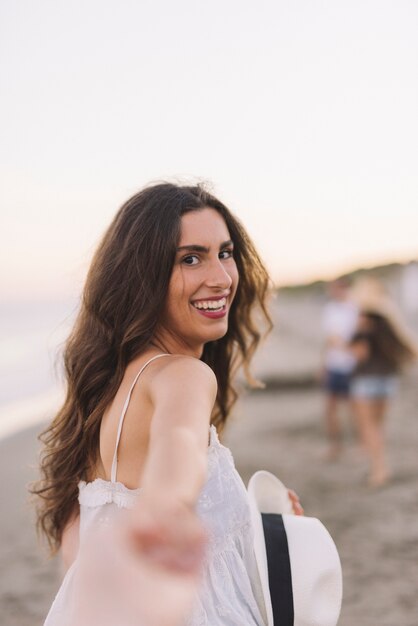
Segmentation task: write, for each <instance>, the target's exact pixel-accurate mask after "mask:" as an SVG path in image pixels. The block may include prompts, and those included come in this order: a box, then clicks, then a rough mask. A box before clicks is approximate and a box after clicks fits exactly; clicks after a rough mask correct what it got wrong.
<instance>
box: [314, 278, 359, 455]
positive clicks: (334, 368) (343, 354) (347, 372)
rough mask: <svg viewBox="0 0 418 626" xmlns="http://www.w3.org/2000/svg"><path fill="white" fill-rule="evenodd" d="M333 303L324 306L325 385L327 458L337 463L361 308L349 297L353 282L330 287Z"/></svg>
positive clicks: (338, 280) (338, 283)
mask: <svg viewBox="0 0 418 626" xmlns="http://www.w3.org/2000/svg"><path fill="white" fill-rule="evenodd" d="M328 294H329V297H330V300H329V302H327V304H326V305H325V307H324V311H323V316H322V332H323V337H324V356H323V382H324V388H325V393H326V404H325V424H326V430H327V435H328V440H329V450H328V453H327V455H326V456H327V459H329V460H335V459H336V458H337V457H338V455H339V453H340V451H341V427H340V422H339V419H338V408H339V405H341V404H342V403H344V402H345V401H347V400H348V398H349V393H350V377H351V373H352V371H353V369H354V366H355V359H354V356H353V354H352V352H351V350H350V347H349V343H350V340H351V338H352V336H353V335H354V332H355V330H356V326H357V319H358V309H357V306H356V305H355V304H354V303H353V302H352V301H351V300H350V297H349V282H348V280H347V279H344V278H339V279H337V280H334V281H333V282H331V283H330V284H329V285H328Z"/></svg>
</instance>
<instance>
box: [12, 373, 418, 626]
mask: <svg viewBox="0 0 418 626" xmlns="http://www.w3.org/2000/svg"><path fill="white" fill-rule="evenodd" d="M415 376H416V374H415V375H413V374H412V373H411V374H410V376H409V377H408V378H406V379H404V380H403V381H402V387H401V390H400V393H399V394H398V397H397V399H396V400H395V401H394V404H393V406H392V410H391V414H390V418H389V420H388V439H389V451H390V459H391V464H392V468H393V472H394V477H393V480H392V482H391V483H390V485H388V486H387V487H384V488H381V489H378V490H374V491H373V490H370V489H369V488H367V487H366V484H365V477H366V464H365V461H364V459H363V458H362V457H361V456H359V453H358V451H357V450H356V448H355V446H354V443H355V442H354V440H353V438H352V435H351V432H350V428H349V419H348V418H347V420H346V447H345V451H344V453H343V455H342V457H341V459H340V460H339V461H338V462H335V463H332V464H330V463H325V462H323V461H322V460H321V454H322V452H323V449H324V439H323V433H322V424H321V403H322V396H321V393H320V391H319V390H317V389H306V390H302V389H300V390H290V391H285V390H280V391H275V392H269V391H258V392H252V393H251V394H248V395H247V396H246V397H245V399H244V401H241V403H240V405H239V406H238V407H237V410H236V411H235V414H236V417H235V418H234V419H233V420H232V421H231V424H230V426H229V428H228V431H227V433H226V437H225V443H226V444H227V445H229V446H230V447H231V449H232V451H233V454H234V456H235V461H236V465H237V468H238V470H239V472H240V473H241V475H242V477H243V479H244V480H245V481H246V480H247V479H248V477H249V476H250V474H251V473H252V472H253V471H255V470H257V469H260V468H265V469H268V470H270V471H272V472H274V473H276V474H277V475H278V476H279V477H280V478H281V479H282V480H283V481H284V482H285V483H286V484H287V485H289V486H291V487H292V488H294V489H295V490H296V491H297V492H298V494H299V495H300V497H301V500H302V502H303V504H304V506H305V510H306V514H307V515H313V516H317V517H319V518H320V519H321V520H322V521H323V522H324V523H325V525H326V526H327V527H328V529H329V530H330V532H331V534H332V536H333V538H334V540H335V542H336V544H337V546H338V549H339V552H340V556H341V560H342V565H343V573H344V602H343V609H342V614H341V619H340V622H339V626H416V624H417V623H418V609H417V602H416V581H417V580H418V525H417V523H416V520H417V517H418V481H417V475H418V455H417V453H416V450H417V449H418V427H417V422H416V418H417V415H416V413H417V411H416V407H417V404H418V389H417V387H416V385H415V380H416V378H415ZM37 431H39V427H38V428H31V429H29V430H25V431H23V432H21V433H18V434H16V435H14V436H13V437H10V438H9V439H6V440H4V441H2V442H1V443H0V471H1V474H2V476H3V480H2V484H1V498H2V501H3V503H4V504H3V514H2V516H1V521H0V535H1V538H2V541H1V558H0V563H1V567H0V580H1V585H0V588H1V592H0V607H1V615H2V620H1V621H2V624H4V625H5V626H35V625H38V624H39V625H40V624H42V619H43V618H44V616H45V614H46V612H47V610H48V607H49V605H50V602H51V600H52V598H53V596H54V593H55V590H56V589H57V586H58V584H59V564H58V562H57V560H48V559H47V558H46V556H45V553H42V551H41V549H40V547H39V545H38V544H37V542H36V538H35V533H34V530H33V524H32V514H31V511H30V509H29V508H28V506H27V505H26V504H25V499H26V492H25V485H26V484H27V483H28V482H29V481H30V480H31V479H32V478H33V477H34V476H35V475H36V470H35V467H36V451H37V442H36V433H37ZM243 626H244V625H243Z"/></svg>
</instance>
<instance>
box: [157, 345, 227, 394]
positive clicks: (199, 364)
mask: <svg viewBox="0 0 418 626" xmlns="http://www.w3.org/2000/svg"><path fill="white" fill-rule="evenodd" d="M147 379H148V386H149V388H150V389H153V388H157V387H158V388H161V386H164V387H166V386H169V387H172V386H180V388H181V386H182V385H187V387H190V385H192V384H193V385H198V386H199V387H200V388H201V389H202V386H203V387H207V388H208V389H215V390H216V389H217V381H216V376H215V373H214V371H213V370H212V369H211V368H210V367H209V365H207V364H206V363H204V362H203V361H201V360H200V359H198V358H196V357H193V356H188V355H184V354H170V355H168V356H167V357H166V358H161V359H157V360H156V361H155V364H154V367H153V368H152V369H150V370H149V373H148V376H147Z"/></svg>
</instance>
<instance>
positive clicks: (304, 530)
mask: <svg viewBox="0 0 418 626" xmlns="http://www.w3.org/2000/svg"><path fill="white" fill-rule="evenodd" d="M248 496H249V504H250V510H251V517H252V522H253V529H254V551H255V557H256V561H257V566H258V570H259V576H260V582H261V587H262V592H263V599H264V604H265V609H266V617H267V626H274V624H275V621H274V611H273V608H275V609H276V612H277V607H279V609H280V610H282V607H283V602H282V599H281V598H279V599H278V600H279V601H278V602H277V601H276V600H277V599H276V598H273V601H272V595H271V588H270V587H271V580H269V564H268V559H269V555H268V550H267V548H266V537H265V532H266V530H265V527H264V526H263V517H262V515H263V514H270V515H273V516H274V515H280V516H281V517H282V521H283V527H284V530H285V534H286V536H285V537H281V538H280V537H278V536H277V535H276V536H275V541H279V540H280V541H282V546H281V548H280V554H281V555H282V556H280V555H279V556H277V552H276V551H275V552H274V558H275V559H277V558H282V559H283V560H284V561H285V560H286V553H285V551H286V550H287V552H288V556H287V558H288V560H289V562H290V577H291V581H290V582H291V595H292V601H293V615H294V621H293V625H294V626H314V625H317V624H320V625H321V626H335V625H336V624H337V621H338V617H339V614H340V610H341V600H342V572H341V563H340V559H339V556H338V552H337V549H336V546H335V544H334V541H333V540H332V538H331V535H330V534H329V532H328V531H327V529H326V528H325V526H324V525H323V524H322V523H321V522H320V521H319V520H318V519H316V518H312V517H305V516H295V515H293V514H292V513H289V506H290V508H291V502H290V499H289V496H288V493H287V489H286V487H285V486H284V485H283V484H282V483H281V482H280V481H279V480H278V479H277V478H276V477H275V476H274V475H273V474H271V473H270V472H265V471H260V472H256V473H255V474H254V475H253V476H252V477H251V479H250V482H249V484H248ZM271 570H272V568H271V567H270V571H271ZM285 571H286V563H285V562H283V564H282V566H281V567H280V572H281V575H282V576H283V572H285ZM280 589H281V591H280V593H286V589H285V588H284V587H283V585H282V586H281V587H280ZM274 593H276V592H274ZM282 623H283V622H282Z"/></svg>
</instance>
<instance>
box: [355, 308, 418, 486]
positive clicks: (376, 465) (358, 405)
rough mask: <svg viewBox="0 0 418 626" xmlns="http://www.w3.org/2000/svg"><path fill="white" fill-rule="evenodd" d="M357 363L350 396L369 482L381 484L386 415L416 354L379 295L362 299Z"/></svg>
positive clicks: (385, 470) (385, 466)
mask: <svg viewBox="0 0 418 626" xmlns="http://www.w3.org/2000/svg"><path fill="white" fill-rule="evenodd" d="M351 349H352V352H353V354H354V356H355V358H356V361H357V365H356V367H355V369H354V371H353V374H352V381H351V390H350V392H351V397H352V399H353V406H354V408H355V412H356V416H357V420H358V425H359V431H360V436H361V439H362V443H363V446H364V448H365V451H366V453H367V455H368V457H369V460H370V473H369V484H370V486H373V487H378V486H381V485H384V484H385V483H386V482H387V481H388V480H389V477H390V472H389V468H388V464H387V460H386V452H385V434H384V426H385V415H386V412H387V408H388V402H389V400H390V398H391V397H392V395H393V394H394V392H395V390H396V386H397V378H398V374H399V373H400V371H401V370H402V368H403V366H404V365H406V364H407V363H408V362H410V361H412V360H413V358H414V357H415V356H416V350H415V346H414V345H413V343H412V341H410V340H409V339H408V338H407V335H406V333H405V332H404V331H403V330H402V328H401V326H400V323H399V321H398V320H397V318H396V317H395V315H394V314H393V311H392V309H391V307H390V306H388V302H387V300H386V299H384V298H383V297H382V296H378V297H375V298H374V300H372V299H370V298H369V303H368V304H367V303H366V302H363V304H362V306H361V313H360V316H359V322H358V330H357V332H356V333H355V335H354V336H353V338H352V340H351Z"/></svg>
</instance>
